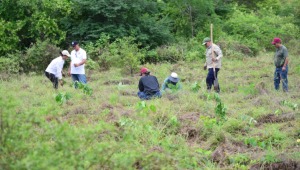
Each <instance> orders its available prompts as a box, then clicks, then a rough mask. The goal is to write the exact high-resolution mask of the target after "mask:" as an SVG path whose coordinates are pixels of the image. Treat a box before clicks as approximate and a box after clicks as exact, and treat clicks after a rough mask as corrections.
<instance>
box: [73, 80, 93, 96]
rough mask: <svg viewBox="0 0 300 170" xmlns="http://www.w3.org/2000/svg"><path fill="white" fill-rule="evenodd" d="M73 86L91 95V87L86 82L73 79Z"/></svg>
mask: <svg viewBox="0 0 300 170" xmlns="http://www.w3.org/2000/svg"><path fill="white" fill-rule="evenodd" d="M74 86H75V87H77V88H78V89H81V90H82V92H83V93H84V94H86V95H89V96H91V95H92V94H93V89H92V88H91V87H90V86H89V85H88V84H83V83H82V82H78V81H75V82H74Z"/></svg>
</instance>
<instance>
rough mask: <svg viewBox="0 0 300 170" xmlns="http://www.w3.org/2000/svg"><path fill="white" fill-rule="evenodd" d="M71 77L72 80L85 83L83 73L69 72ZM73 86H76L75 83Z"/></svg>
mask: <svg viewBox="0 0 300 170" xmlns="http://www.w3.org/2000/svg"><path fill="white" fill-rule="evenodd" d="M71 76H72V79H73V81H74V82H76V81H78V82H81V83H82V84H86V77H85V74H71ZM75 88H77V85H76V84H75Z"/></svg>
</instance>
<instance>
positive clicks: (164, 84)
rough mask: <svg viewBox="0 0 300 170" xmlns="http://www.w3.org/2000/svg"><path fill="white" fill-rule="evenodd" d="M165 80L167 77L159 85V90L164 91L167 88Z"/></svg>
mask: <svg viewBox="0 0 300 170" xmlns="http://www.w3.org/2000/svg"><path fill="white" fill-rule="evenodd" d="M167 81H168V79H165V81H164V82H163V84H162V85H161V90H162V91H164V90H165V89H166V88H167Z"/></svg>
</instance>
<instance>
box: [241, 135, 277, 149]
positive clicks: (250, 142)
mask: <svg viewBox="0 0 300 170" xmlns="http://www.w3.org/2000/svg"><path fill="white" fill-rule="evenodd" d="M244 143H245V145H248V146H252V147H256V146H257V147H260V148H262V149H267V148H270V147H271V145H272V143H271V141H270V140H266V141H265V140H259V139H256V138H253V137H251V138H247V139H245V140H244Z"/></svg>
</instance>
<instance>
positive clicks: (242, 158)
mask: <svg viewBox="0 0 300 170" xmlns="http://www.w3.org/2000/svg"><path fill="white" fill-rule="evenodd" d="M229 161H230V163H231V164H239V165H246V164H248V163H249V162H250V161H251V159H250V158H249V156H248V155H245V154H236V155H233V156H229Z"/></svg>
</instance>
